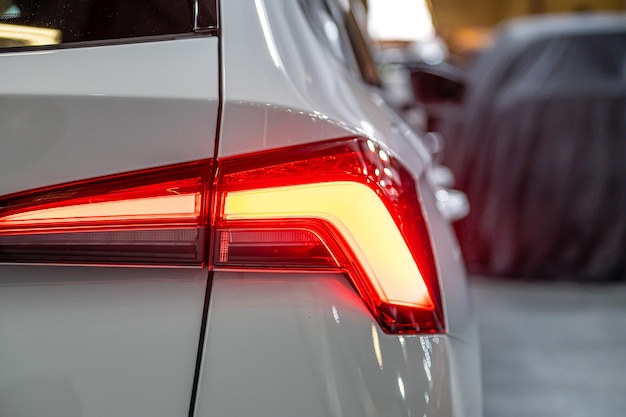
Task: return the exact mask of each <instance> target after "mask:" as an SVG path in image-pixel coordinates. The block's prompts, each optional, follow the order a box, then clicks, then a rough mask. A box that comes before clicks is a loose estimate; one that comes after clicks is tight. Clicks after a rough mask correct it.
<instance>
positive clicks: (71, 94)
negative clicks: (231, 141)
mask: <svg viewBox="0 0 626 417" xmlns="http://www.w3.org/2000/svg"><path fill="white" fill-rule="evenodd" d="M217 46H218V44H217V39H216V38H210V37H206V38H205V37H200V38H193V39H181V40H174V41H163V42H144V43H138V44H128V45H109V46H98V47H85V48H70V49H61V50H51V51H30V52H20V53H14V52H7V53H2V54H0V125H1V126H2V150H1V152H0V178H2V181H0V195H6V194H10V193H13V192H18V191H23V190H28V189H32V188H37V187H42V186H47V185H53V184H59V183H63V182H67V181H74V180H81V179H85V178H93V177H97V176H101V175H108V174H113V173H120V172H127V171H134V170H138V169H142V168H151V167H155V166H162V165H169V164H174V163H178V162H186V161H193V160H198V159H203V158H207V157H212V156H213V153H214V147H215V140H214V138H215V131H216V123H217V108H218V96H219V91H218V51H217ZM113 63H114V64H113ZM166 63H167V65H166Z"/></svg>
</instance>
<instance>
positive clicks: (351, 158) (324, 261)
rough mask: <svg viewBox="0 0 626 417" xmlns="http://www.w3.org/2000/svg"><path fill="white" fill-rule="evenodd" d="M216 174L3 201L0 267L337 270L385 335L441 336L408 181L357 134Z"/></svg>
mask: <svg viewBox="0 0 626 417" xmlns="http://www.w3.org/2000/svg"><path fill="white" fill-rule="evenodd" d="M216 168H217V170H216V173H215V175H214V177H212V176H211V175H212V172H213V171H212V163H211V161H208V160H207V161H199V162H195V163H189V164H182V165H176V166H171V167H164V168H159V169H154V170H146V171H140V172H133V173H129V174H124V175H118V176H111V177H105V178H98V179H95V180H89V181H81V182H78V183H72V184H65V185H61V186H55V187H49V188H45V189H39V190H34V191H30V192H27V193H21V194H16V195H12V196H7V197H5V198H2V199H0V262H22V263H23V262H28V263H55V264H60V263H61V264H68V263H79V264H102V265H171V266H177V265H179V266H201V265H204V264H206V263H207V262H208V263H209V264H210V265H211V267H212V268H214V269H223V270H273V271H281V270H297V271H307V272H315V271H335V272H342V273H346V274H347V275H348V276H349V277H350V279H351V281H352V282H353V284H354V286H355V288H356V289H357V291H358V292H359V294H361V297H362V298H363V300H364V302H365V304H366V305H367V306H368V307H369V309H370V311H371V312H372V314H373V316H374V317H375V318H376V319H377V321H378V322H379V323H380V325H381V326H382V328H383V329H384V330H385V331H387V332H390V333H418V332H419V333H433V332H443V331H445V326H444V322H443V314H442V309H441V301H440V295H439V284H438V279H437V273H436V268H435V263H434V259H433V254H432V250H431V244H430V237H429V233H428V230H427V227H426V223H425V221H424V217H423V215H422V212H421V205H420V202H419V197H418V195H417V188H416V185H415V181H414V179H413V177H412V175H411V174H410V173H409V172H408V171H407V170H406V169H405V168H404V167H403V166H402V165H401V164H400V163H399V162H398V161H397V160H396V159H395V158H393V157H392V156H391V155H390V154H389V153H388V152H386V151H385V150H384V149H382V148H381V147H380V146H379V145H377V144H375V143H374V142H372V141H369V140H366V139H362V138H352V139H345V140H339V141H332V142H325V143H319V144H313V145H305V146H299V147H290V148H284V149H280V150H275V151H269V152H262V153H257V154H253V155H244V156H240V157H231V158H225V159H223V160H220V161H218V163H217V167H216ZM211 188H212V190H211ZM209 209H210V210H209ZM209 211H210V221H211V228H212V231H211V233H210V234H207V233H206V227H207V225H208V222H209ZM209 237H210V239H209ZM208 240H210V247H211V250H210V251H205V249H204V247H205V242H206V241H208Z"/></svg>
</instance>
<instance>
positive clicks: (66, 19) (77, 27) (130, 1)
mask: <svg viewBox="0 0 626 417" xmlns="http://www.w3.org/2000/svg"><path fill="white" fill-rule="evenodd" d="M198 14H199V15H200V16H197V15H198ZM207 16H208V17H207ZM199 17H202V19H200V18H199ZM200 20H202V21H203V22H204V23H205V24H207V25H208V24H210V23H214V24H215V23H216V22H215V0H207V1H205V0H198V2H197V3H196V0H9V1H0V48H7V47H20V46H38V45H54V44H60V43H71V42H86V41H104V40H116V39H124V38H135V37H143V36H157V35H169V34H180V33H186V32H193V31H194V29H196V28H197V27H196V24H197V22H199V21H200ZM207 22H208V23H207ZM213 26H214V25H213Z"/></svg>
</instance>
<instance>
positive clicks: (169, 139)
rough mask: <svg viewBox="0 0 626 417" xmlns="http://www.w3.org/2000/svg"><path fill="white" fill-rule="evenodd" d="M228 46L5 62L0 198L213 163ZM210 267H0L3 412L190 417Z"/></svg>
mask: <svg viewBox="0 0 626 417" xmlns="http://www.w3.org/2000/svg"><path fill="white" fill-rule="evenodd" d="M218 68H219V67H218V41H217V39H216V38H205V37H198V38H194V39H181V40H175V41H164V42H153V43H151V42H147V43H139V44H127V45H114V46H113V45H112V46H99V47H86V48H73V49H63V50H57V51H45V52H22V53H4V54H0V126H2V140H1V142H0V195H6V194H8V193H12V192H17V191H23V190H27V189H32V188H36V187H42V186H47V185H51V184H58V183H62V182H66V181H74V180H81V179H86V178H92V177H96V176H101V175H107V174H115V173H121V172H126V171H132V170H137V169H142V168H148V167H156V166H162V165H168V164H173V163H178V162H184V161H191V160H197V159H204V158H210V157H212V156H213V154H214V148H215V132H216V123H217V122H216V121H217V109H218V98H219V95H218V94H219V93H218V85H219V84H218ZM207 276H208V270H207V269H175V268H171V269H159V268H106V267H97V266H91V267H61V266H31V265H0V415H1V416H6V417H37V416H48V417H52V416H63V417H79V416H80V417H108V416H150V417H172V416H187V415H188V412H189V404H190V399H191V394H192V387H193V381H194V372H195V366H196V355H197V351H198V343H199V338H200V329H201V322H202V314H203V307H204V297H205V291H206V282H207Z"/></svg>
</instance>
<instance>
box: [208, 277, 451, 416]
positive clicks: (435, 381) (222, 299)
mask: <svg viewBox="0 0 626 417" xmlns="http://www.w3.org/2000/svg"><path fill="white" fill-rule="evenodd" d="M205 340H206V345H205V350H204V358H203V369H202V374H201V381H200V385H199V389H198V403H197V410H196V416H198V417H208V416H211V415H221V416H242V417H243V416H259V417H261V416H267V417H269V416H288V415H298V416H303V417H306V416H320V415H324V416H343V415H346V416H352V415H362V416H381V415H384V416H406V415H420V416H422V415H426V416H440V415H448V416H449V415H453V414H452V412H451V406H452V404H451V398H450V392H449V391H448V385H447V381H449V378H450V369H449V367H450V363H449V352H448V351H449V349H450V346H449V337H447V336H440V335H433V336H397V335H388V334H385V333H384V332H383V331H382V330H381V329H380V327H379V325H378V324H377V323H376V321H375V320H374V319H373V318H372V316H371V315H370V314H369V311H368V310H367V308H366V307H365V305H364V304H363V302H362V300H361V298H360V297H359V295H358V294H357V293H356V291H355V290H354V289H353V287H352V286H351V285H350V283H349V282H348V281H347V280H346V278H345V277H344V276H343V275H337V274H320V273H318V274H293V273H284V274H266V273H237V272H230V273H229V272H219V273H216V274H215V276H214V280H213V287H212V292H211V302H210V311H209V321H208V323H207V336H206V339H205Z"/></svg>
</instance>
